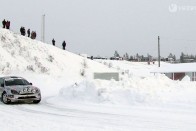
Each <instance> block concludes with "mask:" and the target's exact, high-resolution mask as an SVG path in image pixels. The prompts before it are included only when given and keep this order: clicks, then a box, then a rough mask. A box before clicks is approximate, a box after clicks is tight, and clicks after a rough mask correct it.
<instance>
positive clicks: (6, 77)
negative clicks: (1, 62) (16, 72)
mask: <svg viewBox="0 0 196 131" xmlns="http://www.w3.org/2000/svg"><path fill="white" fill-rule="evenodd" d="M1 78H3V79H14V78H18V79H24V78H22V77H20V76H4V77H1Z"/></svg>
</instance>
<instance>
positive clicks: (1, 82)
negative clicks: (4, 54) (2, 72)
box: [0, 78, 4, 87]
mask: <svg viewBox="0 0 196 131" xmlns="http://www.w3.org/2000/svg"><path fill="white" fill-rule="evenodd" d="M1 84H4V81H3V79H2V78H0V87H1Z"/></svg>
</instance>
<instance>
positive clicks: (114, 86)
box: [59, 75, 196, 105]
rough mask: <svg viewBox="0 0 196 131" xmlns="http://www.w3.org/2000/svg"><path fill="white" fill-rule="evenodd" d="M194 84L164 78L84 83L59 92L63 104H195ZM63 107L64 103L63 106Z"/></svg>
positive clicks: (160, 76) (195, 89)
mask: <svg viewBox="0 0 196 131" xmlns="http://www.w3.org/2000/svg"><path fill="white" fill-rule="evenodd" d="M195 94H196V86H195V83H193V82H190V81H189V82H187V81H186V82H180V81H172V80H170V79H168V78H167V77H166V76H164V75H159V76H156V77H148V78H144V79H138V78H137V77H136V78H132V79H130V80H129V79H127V80H123V81H120V82H117V81H113V80H111V81H104V80H94V81H83V82H81V83H77V84H74V85H73V86H69V87H64V88H62V89H61V90H60V93H59V97H61V98H63V99H61V100H63V101H70V102H71V101H72V102H79V103H96V104H106V103H107V104H122V105H133V104H148V105H149V104H164V103H167V104H168V103H178V104H180V103H181V104H182V103H192V104H193V103H196V96H195ZM61 104H62V103H61Z"/></svg>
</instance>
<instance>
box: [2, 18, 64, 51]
mask: <svg viewBox="0 0 196 131" xmlns="http://www.w3.org/2000/svg"><path fill="white" fill-rule="evenodd" d="M2 25H3V28H6V29H10V21H8V20H7V21H6V20H5V19H4V20H3V21H2ZM20 33H21V35H23V36H25V35H26V30H25V27H23V26H22V27H21V28H20ZM36 35H37V34H36V32H35V31H32V32H31V31H30V29H28V30H27V36H28V37H31V39H35V38H36ZM52 44H53V45H54V46H55V40H54V38H53V39H52ZM65 47H66V42H65V41H63V43H62V48H63V50H65Z"/></svg>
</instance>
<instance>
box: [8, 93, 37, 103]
mask: <svg viewBox="0 0 196 131" xmlns="http://www.w3.org/2000/svg"><path fill="white" fill-rule="evenodd" d="M7 99H8V100H9V101H11V102H18V101H24V102H25V101H34V100H41V94H40V93H36V94H26V95H13V94H10V95H7Z"/></svg>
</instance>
